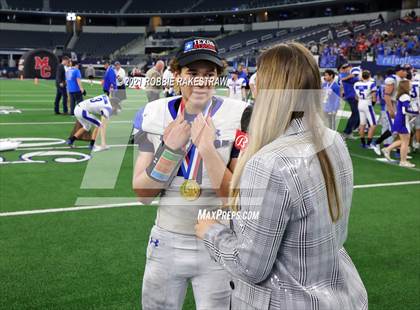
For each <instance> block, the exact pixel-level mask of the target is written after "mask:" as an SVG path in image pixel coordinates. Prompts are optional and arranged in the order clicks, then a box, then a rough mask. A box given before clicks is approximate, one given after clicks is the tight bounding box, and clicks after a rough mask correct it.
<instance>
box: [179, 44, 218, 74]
mask: <svg viewBox="0 0 420 310" xmlns="http://www.w3.org/2000/svg"><path fill="white" fill-rule="evenodd" d="M176 58H177V60H178V63H179V65H180V66H181V67H184V66H186V65H188V64H190V63H192V62H194V61H197V60H207V61H209V62H211V63H214V64H215V65H216V66H218V67H223V62H222V59H221V58H220V56H219V51H218V48H217V44H216V42H215V41H213V40H211V39H206V38H190V39H187V40H185V41H184V42H183V43H182V46H181V49H180V50H179V51H178V53H177V54H176Z"/></svg>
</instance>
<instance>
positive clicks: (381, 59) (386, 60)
mask: <svg viewBox="0 0 420 310" xmlns="http://www.w3.org/2000/svg"><path fill="white" fill-rule="evenodd" d="M376 64H377V65H378V66H387V67H394V66H396V65H404V64H410V65H412V66H413V67H414V68H420V56H406V57H399V56H395V55H388V56H383V55H378V56H377V57H376Z"/></svg>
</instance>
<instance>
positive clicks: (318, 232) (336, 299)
mask: <svg viewBox="0 0 420 310" xmlns="http://www.w3.org/2000/svg"><path fill="white" fill-rule="evenodd" d="M304 122H305V119H303V120H302V119H295V120H293V121H292V123H291V126H290V127H289V128H288V130H287V131H286V133H285V135H283V136H281V137H279V138H278V139H277V140H275V141H274V142H273V143H271V144H269V145H268V146H266V147H265V148H263V149H262V150H261V151H260V152H258V153H257V154H256V155H254V156H253V157H252V158H251V160H250V161H249V162H248V163H247V165H246V167H245V170H244V172H243V176H242V179H241V190H240V200H239V204H240V209H241V212H242V215H245V211H248V215H249V211H257V212H259V216H258V219H256V220H255V219H247V218H246V217H245V216H243V217H238V218H234V219H233V220H232V223H231V228H232V229H231V228H229V227H226V226H225V225H222V224H215V225H212V226H211V228H210V229H209V230H208V232H207V233H206V235H205V238H204V243H205V245H206V247H207V249H208V251H209V252H210V255H211V256H212V257H213V259H214V260H216V261H217V262H219V263H220V264H221V265H222V266H223V267H224V268H225V269H226V270H228V271H229V272H230V273H231V274H232V277H233V280H232V281H231V282H230V286H231V288H232V299H231V305H232V309H235V310H236V309H238V310H239V309H240V310H247V309H261V310H263V309H288V310H290V309H292V310H305V309H308V310H309V309H311V310H327V309H328V310H329V309H331V310H338V309H340V310H355V309H367V308H368V301H367V293H366V290H365V288H364V285H363V283H362V280H361V279H360V277H359V274H358V272H357V270H356V268H355V266H354V265H353V263H352V261H351V259H350V257H349V256H348V254H347V253H346V250H345V249H344V247H343V244H344V242H345V240H346V237H347V226H348V219H349V212H350V206H351V199H352V192H353V168H352V163H351V159H350V156H349V153H348V151H347V148H346V145H345V144H344V142H343V140H342V138H341V137H340V135H339V134H337V132H335V131H332V130H329V129H328V130H327V132H326V133H325V135H324V145H326V151H327V154H328V156H329V158H330V160H331V161H332V164H333V168H334V172H335V177H336V184H337V186H338V189H339V191H340V196H341V200H342V216H341V218H340V219H339V221H338V222H337V223H335V224H334V223H332V221H331V218H330V214H329V209H328V203H327V194H326V187H325V182H324V179H323V175H322V172H321V168H320V164H319V161H318V158H317V156H316V151H315V148H314V147H313V145H312V144H311V143H310V142H308V141H309V140H308V137H309V135H310V133H309V130H308V129H307V128H308V127H307V126H306V125H304Z"/></svg>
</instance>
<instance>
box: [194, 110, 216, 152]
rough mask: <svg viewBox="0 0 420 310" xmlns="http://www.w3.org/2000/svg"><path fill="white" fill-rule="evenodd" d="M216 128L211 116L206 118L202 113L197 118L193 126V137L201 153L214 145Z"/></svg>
mask: <svg viewBox="0 0 420 310" xmlns="http://www.w3.org/2000/svg"><path fill="white" fill-rule="evenodd" d="M215 137H216V129H215V127H214V125H213V121H212V120H211V117H210V116H207V117H206V118H204V116H203V114H202V113H200V114H198V115H197V117H196V118H195V120H194V122H193V123H192V127H191V138H192V142H193V143H194V145H195V146H196V147H197V149H198V152H199V153H203V152H204V151H205V150H208V149H209V148H211V147H214V139H215Z"/></svg>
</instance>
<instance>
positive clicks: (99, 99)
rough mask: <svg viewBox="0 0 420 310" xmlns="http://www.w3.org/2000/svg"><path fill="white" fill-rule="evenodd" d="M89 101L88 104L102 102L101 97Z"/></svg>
mask: <svg viewBox="0 0 420 310" xmlns="http://www.w3.org/2000/svg"><path fill="white" fill-rule="evenodd" d="M89 101H90V102H99V101H102V97H97V98H92V99H90V100H89Z"/></svg>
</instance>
